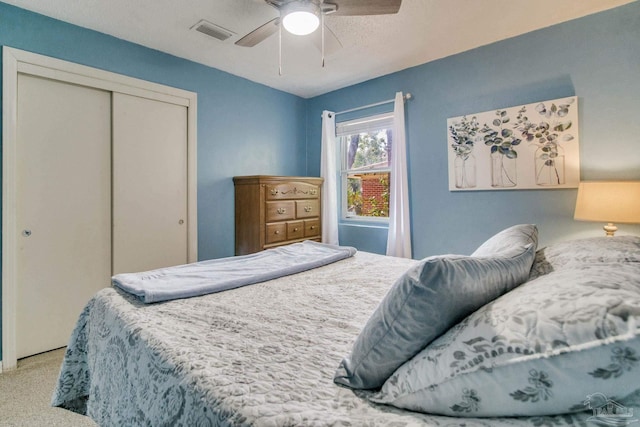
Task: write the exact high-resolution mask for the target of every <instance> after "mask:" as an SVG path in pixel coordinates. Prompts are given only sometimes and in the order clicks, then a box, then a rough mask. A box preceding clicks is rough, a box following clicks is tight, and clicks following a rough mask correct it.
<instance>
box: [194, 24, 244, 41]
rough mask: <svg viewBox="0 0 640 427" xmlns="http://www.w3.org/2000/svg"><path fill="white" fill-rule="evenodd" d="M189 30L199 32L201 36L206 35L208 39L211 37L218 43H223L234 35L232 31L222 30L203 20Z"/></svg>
mask: <svg viewBox="0 0 640 427" xmlns="http://www.w3.org/2000/svg"><path fill="white" fill-rule="evenodd" d="M191 29H192V30H196V31H199V32H201V33H202V34H206V35H208V36H209V37H213V38H214V39H218V40H220V41H225V40H226V39H228V38H229V37H231V36H233V35H234V34H235V33H233V32H232V31H229V30H227V29H225V28H222V27H220V26H218V25H216V24H212V23H211V22H209V21H205V20H204V19H202V20H201V21H199V22H198V23H197V24H195V25H194V26H193V27H191Z"/></svg>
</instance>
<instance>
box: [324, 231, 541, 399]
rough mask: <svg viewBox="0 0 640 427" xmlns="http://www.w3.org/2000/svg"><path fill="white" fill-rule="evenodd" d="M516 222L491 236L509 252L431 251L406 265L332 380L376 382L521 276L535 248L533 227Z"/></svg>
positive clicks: (359, 384)
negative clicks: (510, 228)
mask: <svg viewBox="0 0 640 427" xmlns="http://www.w3.org/2000/svg"><path fill="white" fill-rule="evenodd" d="M516 228H517V230H518V231H517V232H516V231H515V230H514V231H513V233H511V232H510V233H508V234H506V235H502V236H501V237H498V236H494V237H493V238H492V239H496V241H498V240H500V241H502V239H507V240H509V241H510V244H508V245H507V244H500V245H498V244H496V245H493V244H492V245H491V246H493V247H508V251H507V252H508V256H501V255H502V253H500V252H499V253H497V254H496V255H497V256H495V257H491V258H488V257H487V258H479V257H467V256H462V255H445V256H435V257H429V258H426V259H424V260H422V261H421V262H420V263H418V264H417V265H416V266H414V267H412V268H411V269H409V270H408V271H407V272H406V273H405V274H404V275H402V276H401V277H400V278H399V279H398V280H397V281H396V282H395V283H394V285H393V286H392V288H391V289H390V290H389V293H388V294H387V295H386V296H385V297H384V299H383V300H382V302H381V303H380V305H379V306H378V307H377V308H376V310H375V311H374V313H373V314H372V316H371V318H370V319H369V320H368V321H367V324H366V325H365V326H364V328H363V330H362V331H361V332H360V334H359V335H358V337H357V338H356V341H355V343H354V345H353V349H352V351H351V354H350V355H348V356H346V357H345V358H344V359H343V360H342V362H341V363H340V366H339V367H338V369H337V371H336V373H335V376H334V379H333V380H334V382H335V383H336V384H338V385H342V386H346V387H350V388H354V389H377V388H380V386H382V384H383V383H384V381H385V380H386V379H387V378H388V377H389V376H390V375H391V374H392V373H393V371H395V370H396V369H397V368H398V367H399V366H400V365H402V364H403V363H404V362H406V361H407V360H409V359H410V358H411V357H412V356H414V355H415V354H416V353H417V352H418V351H420V350H421V349H422V348H424V347H425V346H426V345H427V344H428V343H430V342H431V341H432V340H434V339H435V338H437V337H438V336H440V335H441V334H442V333H444V332H445V331H446V330H447V329H449V328H450V327H451V326H452V325H454V324H455V323H457V322H459V321H460V320H462V319H463V318H464V317H465V316H467V315H468V314H470V313H471V312H473V311H474V310H476V309H478V308H479V307H481V306H482V305H484V304H486V303H487V302H489V301H491V300H493V299H495V298H497V297H499V296H500V295H502V294H503V293H505V292H507V291H509V290H510V289H513V288H514V287H516V286H518V285H519V284H521V283H522V282H524V281H525V280H526V279H527V277H528V276H529V269H530V268H531V263H532V262H533V257H534V255H535V251H536V245H537V229H536V227H535V225H522V226H517V227H516ZM499 235H500V234H499ZM490 240H491V239H490ZM513 247H516V248H517V249H518V250H517V251H515V250H512V248H513Z"/></svg>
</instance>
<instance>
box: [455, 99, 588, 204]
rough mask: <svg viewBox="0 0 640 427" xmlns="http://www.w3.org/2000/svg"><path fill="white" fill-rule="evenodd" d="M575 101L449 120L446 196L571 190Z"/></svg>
mask: <svg viewBox="0 0 640 427" xmlns="http://www.w3.org/2000/svg"><path fill="white" fill-rule="evenodd" d="M578 140H579V138H578V98H577V97H575V96H574V97H569V98H561V99H554V100H550V101H541V102H534V103H531V104H527V105H522V106H517V107H509V108H498V109H495V110H491V111H485V112H482V113H474V114H466V115H463V116H459V117H452V118H450V119H448V120H447V144H448V154H449V155H448V159H449V190H452V191H456V190H462V191H464V190H504V189H516V190H517V189H549V188H575V187H577V186H578V183H579V181H580V151H579V146H578Z"/></svg>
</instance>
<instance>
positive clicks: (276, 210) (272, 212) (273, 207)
mask: <svg viewBox="0 0 640 427" xmlns="http://www.w3.org/2000/svg"><path fill="white" fill-rule="evenodd" d="M266 205H267V213H266V218H265V220H266V222H273V221H284V220H287V219H294V218H295V214H296V204H295V202H267V203H266Z"/></svg>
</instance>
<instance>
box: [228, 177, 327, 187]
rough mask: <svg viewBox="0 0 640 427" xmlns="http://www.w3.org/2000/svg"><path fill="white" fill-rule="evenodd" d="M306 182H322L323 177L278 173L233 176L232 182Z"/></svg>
mask: <svg viewBox="0 0 640 427" xmlns="http://www.w3.org/2000/svg"><path fill="white" fill-rule="evenodd" d="M283 181H286V182H292V181H297V182H307V183H313V184H316V185H318V184H322V182H323V181H324V178H320V177H317V176H279V175H249V176H234V177H233V182H234V183H235V184H260V183H270V182H273V183H277V182H283Z"/></svg>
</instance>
